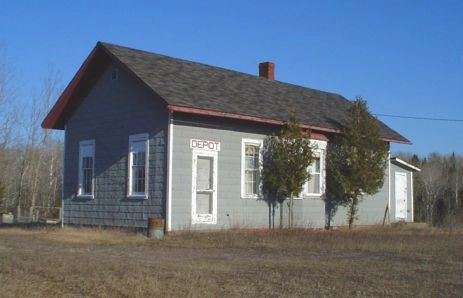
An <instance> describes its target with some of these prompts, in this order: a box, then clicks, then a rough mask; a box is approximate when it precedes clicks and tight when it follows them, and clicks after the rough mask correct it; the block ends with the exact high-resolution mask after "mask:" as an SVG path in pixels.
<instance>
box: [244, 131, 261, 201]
mask: <svg viewBox="0 0 463 298" xmlns="http://www.w3.org/2000/svg"><path fill="white" fill-rule="evenodd" d="M261 148H262V141H258V140H249V139H243V141H242V149H241V151H242V152H241V196H242V197H244V198H257V197H259V196H260V194H261V181H260V171H261V160H262V153H261Z"/></svg>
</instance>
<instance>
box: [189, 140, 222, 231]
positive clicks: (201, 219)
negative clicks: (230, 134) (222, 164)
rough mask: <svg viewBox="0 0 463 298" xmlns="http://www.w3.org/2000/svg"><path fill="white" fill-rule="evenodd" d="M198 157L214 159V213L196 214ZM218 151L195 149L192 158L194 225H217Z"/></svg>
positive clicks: (192, 218) (192, 214)
mask: <svg viewBox="0 0 463 298" xmlns="http://www.w3.org/2000/svg"><path fill="white" fill-rule="evenodd" d="M198 157H208V158H212V169H211V170H212V175H211V176H212V180H213V181H212V213H211V214H197V213H196V194H197V189H196V183H197V181H196V178H197V163H198ZM217 159H218V154H217V151H206V150H198V149H193V158H192V175H191V176H192V184H191V185H192V186H191V223H192V224H217V165H218V162H217Z"/></svg>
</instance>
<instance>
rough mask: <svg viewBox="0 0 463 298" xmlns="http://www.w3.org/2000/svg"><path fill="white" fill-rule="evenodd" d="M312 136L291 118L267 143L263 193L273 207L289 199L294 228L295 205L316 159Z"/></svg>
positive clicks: (293, 117) (291, 221) (289, 221)
mask: <svg viewBox="0 0 463 298" xmlns="http://www.w3.org/2000/svg"><path fill="white" fill-rule="evenodd" d="M309 138H310V135H309V134H308V133H306V134H304V133H303V131H302V130H301V128H300V126H299V124H298V123H297V121H296V118H295V116H294V115H291V116H290V117H289V119H288V121H287V122H286V123H285V125H284V126H283V128H282V129H281V131H280V132H279V134H278V136H272V137H270V138H269V139H267V141H266V143H265V148H264V160H263V169H262V184H263V192H264V195H265V196H266V198H267V200H268V201H269V203H270V204H275V202H276V201H280V202H281V201H283V200H284V199H286V198H289V200H290V201H289V216H288V224H289V227H290V228H292V226H293V201H294V197H297V196H298V195H299V194H300V193H301V191H302V186H303V185H304V183H305V181H307V180H308V179H309V178H310V177H309V173H308V171H307V168H308V167H309V165H310V164H311V163H312V161H313V159H314V156H313V151H312V147H311V145H310V140H309Z"/></svg>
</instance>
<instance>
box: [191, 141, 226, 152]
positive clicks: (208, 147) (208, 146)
mask: <svg viewBox="0 0 463 298" xmlns="http://www.w3.org/2000/svg"><path fill="white" fill-rule="evenodd" d="M190 148H191V149H200V150H205V151H220V142H217V141H210V140H198V139H191V140H190Z"/></svg>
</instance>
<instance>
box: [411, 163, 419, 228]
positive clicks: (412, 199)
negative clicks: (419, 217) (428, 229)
mask: <svg viewBox="0 0 463 298" xmlns="http://www.w3.org/2000/svg"><path fill="white" fill-rule="evenodd" d="M420 171H421V170H420ZM413 191H414V190H413V172H412V171H410V200H411V202H410V204H411V209H412V210H411V212H410V213H411V214H412V215H411V216H410V221H411V222H414V221H415V207H414V200H415V197H414V196H413Z"/></svg>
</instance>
